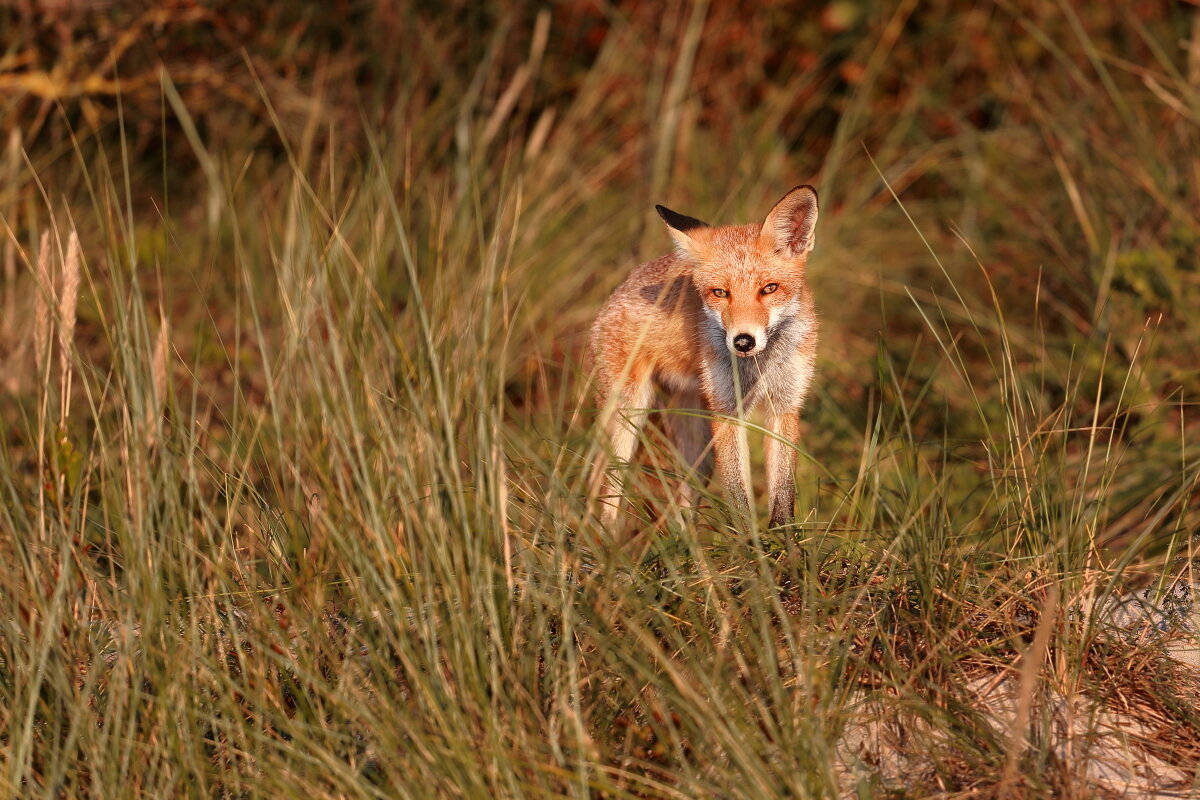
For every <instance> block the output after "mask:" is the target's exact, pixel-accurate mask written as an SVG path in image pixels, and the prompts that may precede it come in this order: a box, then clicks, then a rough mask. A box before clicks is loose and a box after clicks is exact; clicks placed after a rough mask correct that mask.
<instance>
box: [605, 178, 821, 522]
mask: <svg viewBox="0 0 1200 800" xmlns="http://www.w3.org/2000/svg"><path fill="white" fill-rule="evenodd" d="M658 210H659V214H660V215H661V216H662V217H663V219H664V221H666V223H667V227H668V230H669V231H670V233H671V236H672V237H673V238H674V239H675V244H676V247H677V252H676V253H675V254H673V255H670V256H664V257H662V258H659V259H656V260H654V261H650V262H647V263H645V264H641V265H639V266H637V267H635V268H634V269H633V271H632V272H631V274H630V275H629V277H628V278H627V279H626V280H625V282H624V283H622V284H621V285H620V286H619V287H618V288H617V290H616V291H615V292H613V295H612V296H611V297H610V298H609V300H608V302H607V303H606V304H605V305H604V308H602V309H601V311H600V314H599V315H598V316H597V317H596V321H595V324H594V325H593V326H592V342H591V343H592V354H593V357H594V359H595V363H596V374H597V378H598V382H599V388H600V402H601V404H602V406H603V411H602V413H601V424H602V425H603V427H604V430H605V433H606V436H607V441H608V444H609V450H610V455H611V456H612V457H613V458H614V459H615V460H616V462H617V466H618V468H619V466H620V463H621V462H627V461H628V460H629V459H630V458H631V457H632V456H633V453H634V450H635V449H636V445H637V432H638V430H639V428H640V426H641V424H642V422H643V420H644V418H645V413H646V410H647V408H648V407H649V405H650V403H651V401H652V400H653V397H654V392H655V390H656V389H661V390H665V391H666V392H668V393H670V394H673V395H674V396H675V399H676V401H677V402H680V401H682V402H684V403H688V404H690V405H693V406H694V405H695V404H696V401H697V400H702V402H703V405H704V407H705V408H706V409H707V410H708V411H710V412H712V414H713V415H712V418H711V420H709V421H708V422H707V424H702V425H699V426H698V425H696V424H694V423H692V424H689V423H687V422H686V421H682V419H683V418H681V420H679V421H675V422H674V424H673V425H672V426H671V427H673V428H674V430H672V434H673V436H674V438H675V441H676V445H677V447H678V448H679V451H680V453H681V454H682V455H683V457H684V458H685V459H687V460H688V462H689V463H688V464H687V466H688V467H689V468H690V469H694V470H697V471H699V473H700V476H701V478H705V477H707V473H708V468H709V463H708V462H709V459H708V458H707V453H708V451H709V450H710V449H711V450H712V452H713V453H714V455H715V457H716V458H715V460H716V467H717V472H718V473H719V475H720V477H721V479H722V481H723V482H724V484H725V486H726V491H727V493H728V494H729V496H730V499H731V501H732V502H733V503H734V505H736V506H737V507H739V508H740V509H743V510H748V507H749V498H750V496H751V495H750V488H749V476H748V474H747V471H746V461H747V459H746V453H745V435H744V429H743V427H742V426H740V425H738V424H737V423H736V421H734V420H737V419H741V418H743V417H744V416H745V415H746V414H748V413H752V412H754V411H759V410H761V411H763V412H765V415H766V418H767V426H768V428H769V429H770V430H771V431H772V432H773V434H774V435H775V437H777V439H776V440H774V441H772V440H770V439H769V440H768V445H767V468H768V472H769V475H768V493H769V496H770V506H771V524H772V525H778V524H784V523H786V522H788V521H790V520H791V518H792V506H793V504H794V495H795V483H794V472H795V461H796V459H795V456H796V451H795V447H794V445H795V442H796V439H797V437H798V435H799V411H800V408H801V406H802V405H803V403H804V398H805V396H806V395H807V393H808V387H809V384H810V382H811V380H812V374H813V365H814V361H815V358H816V344H817V319H816V313H815V310H814V307H813V301H812V296H811V293H810V292H809V289H808V283H807V281H806V279H805V265H806V262H807V259H808V254H809V252H810V251H811V250H812V246H813V231H814V228H815V225H816V221H817V195H816V192H815V191H814V190H813V189H812V187H810V186H798V187H796V188H795V189H793V190H792V191H790V192H788V193H787V194H786V195H785V196H784V197H783V199H782V200H780V201H779V202H778V203H777V204H776V205H775V207H774V208H773V209H772V210H771V213H770V214H769V215H768V216H767V218H766V220H765V221H764V222H763V223H762V224H761V225H731V226H725V227H711V226H708V225H705V224H704V223H702V222H699V221H697V220H694V219H691V218H689V217H685V216H682V215H680V214H677V213H675V212H673V211H670V210H668V209H665V208H662V207H659V209H658ZM684 407H688V406H684ZM727 417H728V418H733V419H732V420H731V419H726V418H727ZM596 474H597V476H598V477H599V480H598V481H597V482H598V483H599V484H600V485H602V487H603V488H602V490H601V491H602V497H601V500H602V502H603V504H604V505H603V507H602V509H601V520H602V521H603V522H604V524H605V525H606V526H607V527H610V528H611V527H612V526H613V525H614V524H615V522H616V516H617V511H618V507H619V502H620V495H621V493H622V481H621V479H620V476H619V474H617V473H616V472H615V470H611V469H609V464H608V462H607V460H606V459H605V458H601V459H600V461H599V462H598V463H597V465H596ZM692 484H693V482H692V481H688V482H686V485H687V486H691V485H692ZM688 494H689V495H690V494H692V492H689V493H688ZM687 499H688V500H689V501H691V500H692V498H691V497H690V496H689V497H688V498H687Z"/></svg>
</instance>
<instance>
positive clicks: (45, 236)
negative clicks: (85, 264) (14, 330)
mask: <svg viewBox="0 0 1200 800" xmlns="http://www.w3.org/2000/svg"><path fill="white" fill-rule="evenodd" d="M53 292H54V281H53V279H52V278H51V276H50V231H48V230H47V231H43V232H42V239H41V242H40V243H39V244H38V261H37V290H36V295H35V300H34V307H33V357H34V361H35V363H36V364H37V375H38V381H39V382H41V381H44V380H45V378H46V360H47V359H48V358H49V355H50V297H51V296H52V294H53Z"/></svg>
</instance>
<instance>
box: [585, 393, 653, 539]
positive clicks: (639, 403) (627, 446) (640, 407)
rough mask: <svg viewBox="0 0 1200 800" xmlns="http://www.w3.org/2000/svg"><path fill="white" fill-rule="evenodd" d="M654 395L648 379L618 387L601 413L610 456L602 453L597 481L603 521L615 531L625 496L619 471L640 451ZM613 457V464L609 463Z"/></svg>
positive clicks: (595, 478) (596, 474)
mask: <svg viewBox="0 0 1200 800" xmlns="http://www.w3.org/2000/svg"><path fill="white" fill-rule="evenodd" d="M652 396H653V387H652V386H651V385H650V381H649V380H648V379H645V378H641V379H637V380H630V381H628V382H627V383H625V384H624V385H623V386H618V387H616V388H615V389H614V390H613V391H611V392H610V393H609V395H608V398H607V400H606V402H605V404H604V408H603V409H602V411H601V428H602V430H603V431H604V439H605V441H604V442H603V444H604V445H605V446H606V447H607V449H608V452H607V453H601V455H600V457H599V458H598V459H597V462H596V465H595V473H594V476H593V478H594V480H596V481H597V482H598V483H599V484H600V489H599V499H600V503H601V506H600V522H601V524H602V525H603V526H604V527H605V528H607V529H609V530H610V531H612V530H613V529H614V528H615V526H616V522H617V512H618V511H619V510H620V507H621V500H622V499H623V497H624V494H625V481H624V479H623V478H622V476H621V474H620V470H622V469H624V468H627V467H628V462H629V461H630V459H632V458H633V453H634V450H636V449H637V439H638V431H640V430H641V428H642V423H643V422H645V420H646V409H647V407H648V406H649V405H650V401H651V399H652ZM609 456H611V457H612V459H613V461H614V462H615V464H614V463H610V462H609V459H608V457H609Z"/></svg>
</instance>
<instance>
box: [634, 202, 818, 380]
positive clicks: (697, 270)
mask: <svg viewBox="0 0 1200 800" xmlns="http://www.w3.org/2000/svg"><path fill="white" fill-rule="evenodd" d="M655 209H657V211H658V214H659V216H661V217H662V218H663V221H664V222H666V223H667V228H668V229H669V230H670V233H671V237H672V238H673V239H674V240H675V244H676V246H677V247H678V248H679V254H680V256H681V257H682V258H683V259H684V261H686V262H687V264H688V265H689V266H690V269H691V276H692V282H693V283H694V284H695V285H696V288H697V289H698V290H699V292H700V300H701V303H702V304H703V308H704V311H705V312H706V313H707V314H708V316H709V318H710V319H711V320H712V321H713V322H714V323H716V324H719V325H720V327H721V330H723V331H724V332H725V345H726V347H728V348H729V350H730V352H733V353H736V354H737V355H739V356H742V357H743V358H745V357H749V356H756V355H758V354H759V353H761V352H762V351H763V350H764V349H765V348H766V347H767V343H768V341H769V340H770V337H771V335H772V334H773V333H774V331H775V330H777V328H778V327H779V326H780V325H781V324H782V323H784V322H786V321H787V320H789V319H791V318H792V317H794V316H795V314H796V313H797V312H798V311H799V310H800V308H801V293H802V292H803V291H804V290H805V284H804V265H805V262H806V261H807V260H808V254H809V252H810V251H811V250H812V247H813V229H814V228H815V227H816V224H817V192H816V190H815V189H813V188H812V187H811V186H797V187H796V188H795V189H792V190H791V191H790V192H788V193H787V194H785V195H784V196H783V199H782V200H780V201H779V202H778V203H776V204H775V207H774V208H773V209H771V213H770V214H768V215H767V219H766V221H765V222H763V224H762V225H761V226H758V225H730V226H726V227H719V228H714V227H711V226H709V225H706V224H705V223H703V222H700V221H699V220H696V219H692V218H691V217H685V216H684V215H682V214H677V213H675V212H674V211H672V210H671V209H669V208H664V207H663V206H655Z"/></svg>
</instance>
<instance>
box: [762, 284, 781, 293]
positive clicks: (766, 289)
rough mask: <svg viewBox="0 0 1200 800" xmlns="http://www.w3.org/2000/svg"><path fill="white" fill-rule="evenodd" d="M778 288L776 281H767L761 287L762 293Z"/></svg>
mask: <svg viewBox="0 0 1200 800" xmlns="http://www.w3.org/2000/svg"><path fill="white" fill-rule="evenodd" d="M778 288H779V284H778V283H768V284H767V285H766V286H764V287H762V293H763V294H770V293H771V292H773V291H775V290H776V289H778Z"/></svg>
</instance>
